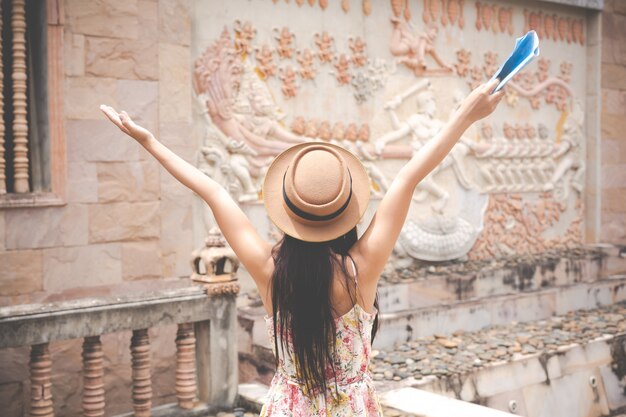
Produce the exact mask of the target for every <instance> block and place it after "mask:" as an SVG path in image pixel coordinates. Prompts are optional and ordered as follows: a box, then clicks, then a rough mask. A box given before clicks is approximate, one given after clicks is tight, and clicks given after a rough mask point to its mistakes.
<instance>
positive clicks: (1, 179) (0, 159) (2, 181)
mask: <svg viewBox="0 0 626 417" xmlns="http://www.w3.org/2000/svg"><path fill="white" fill-rule="evenodd" d="M3 12H4V11H3V10H2V3H1V2H0V17H2V16H3ZM5 171H6V162H5V160H4V66H3V65H2V19H1V18H0V195H2V194H6V192H7V186H6V173H5Z"/></svg>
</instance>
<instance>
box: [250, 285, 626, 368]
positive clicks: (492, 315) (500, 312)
mask: <svg viewBox="0 0 626 417" xmlns="http://www.w3.org/2000/svg"><path fill="white" fill-rule="evenodd" d="M625 299H626V275H615V276H612V277H609V278H605V279H600V280H597V281H594V282H580V283H575V284H570V285H565V286H558V287H552V288H546V289H540V290H535V291H527V292H522V293H517V294H505V295H497V296H489V297H482V298H477V299H472V300H467V301H456V302H452V303H450V304H444V305H434V306H428V307H423V308H416V309H410V310H404V311H396V312H391V313H389V312H386V311H385V310H383V309H381V315H380V322H381V326H380V330H379V332H378V335H377V336H376V339H375V341H374V347H375V348H380V349H388V348H391V347H393V346H394V344H396V343H398V342H404V341H409V340H412V339H415V338H418V337H422V336H429V335H433V334H435V333H442V334H450V333H452V332H454V331H456V330H459V329H462V330H465V331H473V330H478V329H481V328H484V327H486V326H489V325H497V324H507V323H510V322H513V321H516V322H526V321H532V320H541V319H545V318H548V317H551V316H554V315H558V314H564V313H567V312H569V311H574V310H580V309H590V308H595V307H598V306H603V305H609V304H614V303H617V302H619V301H622V300H625ZM264 315H265V311H264V310H263V307H253V308H252V307H248V308H245V309H240V310H239V352H240V353H243V354H247V355H252V354H254V355H255V356H258V354H259V351H263V350H269V347H270V341H269V338H268V336H267V331H266V328H265V323H264V318H263V316H264ZM266 356H268V357H271V353H268V352H266Z"/></svg>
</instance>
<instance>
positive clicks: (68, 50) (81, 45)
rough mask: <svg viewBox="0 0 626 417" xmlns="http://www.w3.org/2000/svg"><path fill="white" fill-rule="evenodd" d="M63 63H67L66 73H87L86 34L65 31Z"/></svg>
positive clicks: (75, 74)
mask: <svg viewBox="0 0 626 417" xmlns="http://www.w3.org/2000/svg"><path fill="white" fill-rule="evenodd" d="M63 63H64V65H65V75H67V76H82V75H85V36H83V35H77V34H74V33H71V32H65V43H64V44H63Z"/></svg>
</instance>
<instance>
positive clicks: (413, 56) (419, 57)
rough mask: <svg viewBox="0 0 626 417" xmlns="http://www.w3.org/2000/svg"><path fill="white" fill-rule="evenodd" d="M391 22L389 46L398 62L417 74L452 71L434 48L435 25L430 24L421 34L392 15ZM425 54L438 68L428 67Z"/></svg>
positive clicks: (436, 30)
mask: <svg viewBox="0 0 626 417" xmlns="http://www.w3.org/2000/svg"><path fill="white" fill-rule="evenodd" d="M391 23H392V25H393V29H392V33H391V41H390V45H389V48H390V51H391V54H392V55H394V56H397V57H399V58H398V63H401V64H403V65H405V66H406V67H408V68H409V69H411V70H412V71H413V73H414V74H415V75H419V76H421V75H428V74H448V73H451V72H452V71H453V68H452V66H451V65H449V64H447V63H445V62H444V61H443V60H442V59H441V57H440V56H439V54H438V53H437V51H436V50H435V39H436V38H437V33H438V29H437V26H435V25H430V26H428V27H427V28H426V30H425V31H424V32H423V33H422V34H420V35H417V34H415V33H414V31H413V30H412V29H411V27H410V26H409V23H408V22H403V21H402V20H400V19H397V18H395V17H392V18H391ZM427 55H428V56H430V57H431V58H432V59H433V60H434V61H435V63H436V64H437V66H438V68H428V65H427V63H426V56H427Z"/></svg>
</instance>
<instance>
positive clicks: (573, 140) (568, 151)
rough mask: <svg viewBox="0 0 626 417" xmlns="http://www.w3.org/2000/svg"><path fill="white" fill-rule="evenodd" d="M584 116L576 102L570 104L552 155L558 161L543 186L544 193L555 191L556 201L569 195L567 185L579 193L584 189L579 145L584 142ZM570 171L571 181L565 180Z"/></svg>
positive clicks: (582, 159)
mask: <svg viewBox="0 0 626 417" xmlns="http://www.w3.org/2000/svg"><path fill="white" fill-rule="evenodd" d="M584 121H585V114H584V112H583V110H582V105H581V104H580V102H579V101H578V100H574V103H573V104H572V113H571V114H570V115H569V117H568V118H567V120H566V122H565V124H564V125H563V135H562V137H561V143H559V144H558V147H557V149H556V150H555V152H554V154H553V158H554V159H560V160H559V162H558V165H557V166H556V168H555V169H554V173H553V174H552V177H551V178H550V180H549V181H548V182H547V183H546V184H545V186H544V191H551V190H555V193H556V197H557V199H560V200H565V199H567V197H568V195H569V185H571V187H572V188H574V189H575V190H576V191H578V192H579V193H582V191H583V187H584V181H585V179H584V177H583V175H584V173H585V158H584V156H583V155H582V149H581V144H582V142H583V141H584V140H585V137H584V133H583V124H584ZM569 171H572V175H571V179H570V180H569V184H568V182H567V181H566V180H565V176H566V174H567V173H568V172H569ZM559 183H561V187H560V188H558V189H556V188H555V187H556V185H557V184H559Z"/></svg>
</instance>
